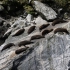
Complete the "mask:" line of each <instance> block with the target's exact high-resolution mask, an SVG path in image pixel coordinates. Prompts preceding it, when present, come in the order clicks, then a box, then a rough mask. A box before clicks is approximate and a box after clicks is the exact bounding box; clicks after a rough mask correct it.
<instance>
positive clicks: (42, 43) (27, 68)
mask: <svg viewBox="0 0 70 70" xmlns="http://www.w3.org/2000/svg"><path fill="white" fill-rule="evenodd" d="M37 18H38V19H41V22H42V23H41V24H47V23H48V22H47V21H44V20H43V19H42V18H41V17H37ZM21 20H22V21H23V20H25V19H23V18H19V19H17V20H16V21H15V22H14V23H13V24H12V25H11V27H10V28H9V29H8V31H7V32H6V33H5V34H4V35H6V34H8V33H9V32H11V33H10V35H9V36H8V38H7V39H6V40H5V42H4V43H3V44H2V45H1V46H0V70H51V69H52V70H68V68H69V66H70V35H67V34H63V35H61V34H59V33H57V34H54V32H53V31H54V30H55V28H58V27H64V28H67V30H68V31H70V22H68V23H67V22H66V23H63V24H62V25H61V24H59V25H58V26H57V25H56V26H55V27H54V26H52V28H54V30H53V31H52V32H50V33H49V34H46V35H45V37H42V38H39V39H38V37H36V38H37V39H35V40H31V37H32V36H35V35H38V36H39V35H40V36H42V32H40V31H39V27H40V26H41V24H40V23H39V25H38V22H37V20H35V21H34V22H35V23H36V24H34V25H35V26H36V27H35V30H34V31H33V32H31V33H30V34H28V33H27V32H28V30H29V28H30V27H31V26H33V25H30V26H25V27H22V25H24V23H23V24H22V25H21V23H20V22H18V21H21ZM43 21H44V23H43ZM31 22H33V20H31ZM34 22H33V23H34ZM26 23H28V22H26ZM15 24H16V25H17V26H19V29H20V30H19V29H16V27H17V26H16V27H14V25H15ZM31 24H32V23H31ZM48 24H49V26H51V23H48ZM22 28H24V29H25V31H24V32H23V31H22V32H23V33H22V32H18V31H21V29H22ZM48 28H50V27H48ZM48 28H45V29H48ZM16 32H18V33H21V34H19V35H17V36H13V34H15V33H16ZM16 34H17V33H16ZM28 42H31V44H30V43H28ZM11 43H12V44H14V45H12V46H10V45H11ZM19 43H22V46H19V45H18V44H19ZM23 43H24V44H25V45H24V44H23ZM8 44H9V45H8ZM3 48H5V49H4V50H3Z"/></svg>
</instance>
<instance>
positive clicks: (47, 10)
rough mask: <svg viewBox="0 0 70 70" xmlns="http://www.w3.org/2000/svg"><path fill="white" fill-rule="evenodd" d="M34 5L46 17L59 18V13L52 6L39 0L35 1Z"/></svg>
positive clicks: (48, 18)
mask: <svg viewBox="0 0 70 70" xmlns="http://www.w3.org/2000/svg"><path fill="white" fill-rule="evenodd" d="M33 7H34V8H35V10H36V11H38V12H39V13H40V15H42V17H44V18H45V19H47V20H53V19H55V18H57V13H56V12H55V11H54V10H53V9H52V8H51V7H49V6H46V5H45V4H43V3H41V2H39V1H34V2H33Z"/></svg>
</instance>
